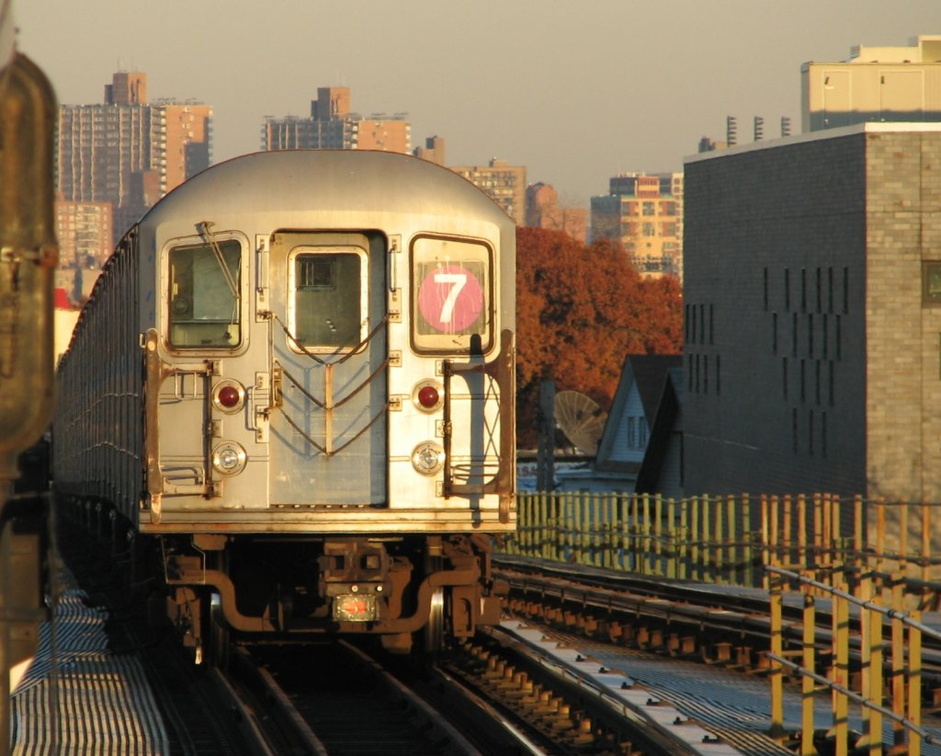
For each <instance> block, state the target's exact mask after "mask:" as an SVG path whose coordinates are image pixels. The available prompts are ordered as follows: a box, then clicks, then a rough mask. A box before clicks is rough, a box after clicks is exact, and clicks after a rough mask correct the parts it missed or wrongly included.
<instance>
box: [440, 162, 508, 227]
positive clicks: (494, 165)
mask: <svg viewBox="0 0 941 756" xmlns="http://www.w3.org/2000/svg"><path fill="white" fill-rule="evenodd" d="M451 170H452V171H454V172H455V173H458V174H460V175H461V176H463V177H464V178H466V179H467V180H468V181H470V182H471V183H472V184H474V185H475V186H477V187H479V188H480V189H482V190H483V191H484V193H485V194H486V195H487V196H488V197H490V199H492V200H493V201H494V202H496V203H497V204H498V205H499V206H500V207H502V208H503V211H504V212H505V213H506V214H507V215H509V216H510V217H511V218H512V219H513V220H514V221H516V225H517V226H523V225H525V224H526V167H525V166H522V165H510V164H509V163H507V162H506V161H505V160H497V159H496V158H493V159H492V160H491V161H490V162H489V163H487V165H455V166H451Z"/></svg>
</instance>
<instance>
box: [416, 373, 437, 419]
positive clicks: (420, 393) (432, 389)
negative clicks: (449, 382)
mask: <svg viewBox="0 0 941 756" xmlns="http://www.w3.org/2000/svg"><path fill="white" fill-rule="evenodd" d="M443 394H444V389H443V388H442V387H441V384H440V383H438V382H437V381H430V380H429V381H421V382H420V383H416V384H415V388H414V389H412V402H413V403H414V404H415V406H416V407H418V409H420V410H421V411H422V412H434V411H435V410H437V409H440V408H441V403H442V401H441V400H442V395H443Z"/></svg>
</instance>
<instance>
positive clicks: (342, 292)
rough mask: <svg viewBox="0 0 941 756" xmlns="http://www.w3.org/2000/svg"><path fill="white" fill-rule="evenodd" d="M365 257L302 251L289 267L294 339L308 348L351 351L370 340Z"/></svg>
mask: <svg viewBox="0 0 941 756" xmlns="http://www.w3.org/2000/svg"><path fill="white" fill-rule="evenodd" d="M365 259H366V252H365V250H363V249H361V248H359V247H343V248H336V247H323V248H311V247H307V248H299V249H297V250H295V252H294V255H293V261H292V264H291V274H290V275H291V282H290V285H291V292H292V296H291V303H290V314H289V318H290V321H291V326H290V329H291V334H292V336H293V337H294V339H296V341H297V343H298V344H300V345H301V346H303V347H304V348H305V349H307V348H312V349H314V350H317V349H318V348H321V349H323V350H329V351H334V350H337V349H344V348H347V349H352V348H353V347H356V346H357V345H358V344H359V343H360V342H361V341H362V340H363V339H364V338H365V336H366V331H365V328H366V325H367V312H366V302H367V301H368V299H367V296H366V287H367V279H366V274H367V266H366V264H365Z"/></svg>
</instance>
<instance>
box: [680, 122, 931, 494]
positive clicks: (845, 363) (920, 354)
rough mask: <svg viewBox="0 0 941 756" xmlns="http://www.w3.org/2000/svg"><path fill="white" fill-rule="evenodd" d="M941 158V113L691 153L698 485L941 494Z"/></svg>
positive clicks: (688, 253)
mask: <svg viewBox="0 0 941 756" xmlns="http://www.w3.org/2000/svg"><path fill="white" fill-rule="evenodd" d="M939 164H941V123H938V124H933V123H867V124H857V125H854V126H848V127H843V128H840V129H827V130H822V131H817V132H814V133H813V134H803V135H800V136H797V137H792V138H791V139H786V140H778V141H775V142H769V143H763V144H761V145H748V146H745V147H740V148H730V149H728V150H722V151H719V152H711V153H704V154H702V155H697V156H694V157H690V158H687V162H686V230H687V236H686V250H685V258H686V259H685V282H684V283H685V285H684V302H685V308H686V318H685V326H686V333H685V347H684V353H685V365H684V368H685V372H686V376H685V380H686V400H685V404H684V407H683V415H684V421H683V422H684V431H685V434H686V436H685V450H684V460H685V465H686V476H685V485H686V491H687V493H689V494H700V493H710V494H723V493H733V492H734V493H739V492H743V491H745V492H749V493H755V494H758V493H768V494H782V493H796V492H807V493H814V492H827V493H834V494H838V495H841V496H853V495H860V496H862V497H864V498H867V499H875V498H879V497H882V498H885V499H886V500H888V501H896V500H900V501H913V502H920V501H941V444H939V443H938V439H939V438H941V413H939V412H938V407H939V406H941V374H939V365H941V342H939V339H938V334H939V333H941V258H939V249H941V213H939V212H938V208H939V207H941V183H939V181H938V177H937V166H938V165H939ZM769 177H772V178H773V180H769Z"/></svg>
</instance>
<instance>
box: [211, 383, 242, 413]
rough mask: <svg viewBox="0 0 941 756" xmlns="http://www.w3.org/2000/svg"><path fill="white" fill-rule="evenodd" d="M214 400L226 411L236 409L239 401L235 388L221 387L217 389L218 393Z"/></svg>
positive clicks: (237, 391) (239, 397)
mask: <svg viewBox="0 0 941 756" xmlns="http://www.w3.org/2000/svg"><path fill="white" fill-rule="evenodd" d="M216 398H217V399H218V402H219V404H221V405H222V406H223V407H225V408H226V409H232V408H233V407H237V406H238V404H239V402H240V401H241V396H240V395H239V390H238V389H237V388H236V387H235V386H223V387H222V388H220V389H219V393H218V395H217V397H216Z"/></svg>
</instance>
